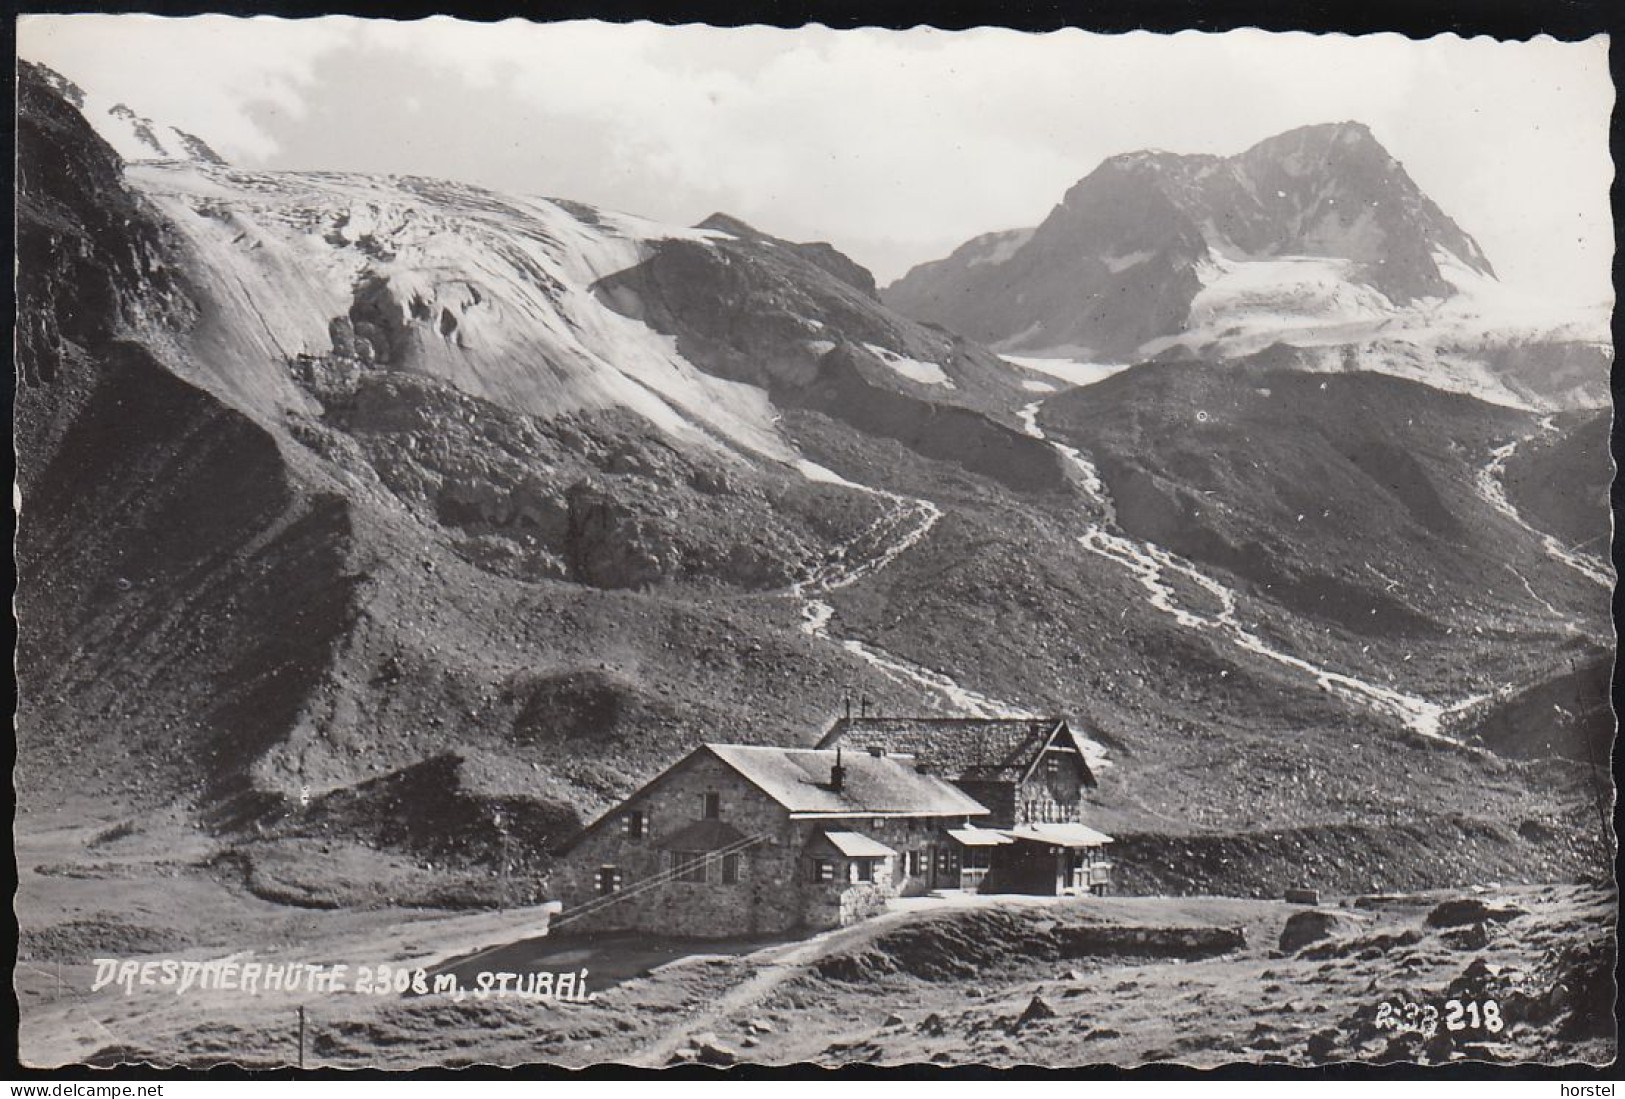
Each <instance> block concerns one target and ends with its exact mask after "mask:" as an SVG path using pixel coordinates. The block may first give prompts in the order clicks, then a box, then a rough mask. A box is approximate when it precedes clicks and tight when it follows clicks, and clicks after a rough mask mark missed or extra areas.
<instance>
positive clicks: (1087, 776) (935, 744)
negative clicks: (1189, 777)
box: [818, 717, 1095, 785]
mask: <svg viewBox="0 0 1625 1099" xmlns="http://www.w3.org/2000/svg"><path fill="white" fill-rule="evenodd" d="M1057 736H1058V737H1059V738H1060V740H1059V743H1061V744H1063V745H1065V746H1066V747H1069V748H1074V749H1076V750H1077V752H1078V755H1079V757H1080V758H1081V759H1082V760H1083V772H1084V780H1085V781H1086V782H1088V783H1089V784H1090V785H1093V784H1094V782H1095V775H1094V772H1093V770H1091V769H1090V767H1089V763H1088V758H1087V752H1086V751H1085V748H1084V745H1083V744H1082V742H1080V741H1079V740H1078V739H1077V738H1076V737H1075V736H1074V735H1073V733H1072V729H1071V726H1069V725H1068V724H1067V723H1066V721H1065V720H1064V719H1062V718H1058V717H1041V718H1040V717H1012V718H1005V717H1001V718H980V717H974V718H973V717H843V718H841V719H840V720H839V721H837V722H835V724H834V725H832V726H831V727H830V730H829V732H827V733H825V734H824V737H823V739H822V740H820V741H819V742H818V746H819V747H820V748H833V747H835V746H836V745H837V744H841V745H845V746H846V747H848V748H869V747H875V748H882V749H884V750H886V751H887V752H896V753H907V754H910V755H913V756H914V757H915V758H916V759H918V760H919V761H920V762H921V763H924V764H925V765H926V766H927V767H928V768H929V769H930V770H931V771H932V772H933V773H934V774H939V775H942V776H944V777H945V778H949V779H953V780H956V781H961V782H1020V781H1021V780H1022V779H1023V778H1024V777H1025V776H1026V775H1027V772H1028V770H1029V769H1030V768H1031V767H1032V765H1033V763H1034V762H1035V761H1036V760H1037V758H1038V756H1039V754H1040V753H1041V752H1042V751H1043V750H1044V746H1045V745H1046V744H1048V743H1049V742H1050V741H1051V739H1053V738H1056V737H1057Z"/></svg>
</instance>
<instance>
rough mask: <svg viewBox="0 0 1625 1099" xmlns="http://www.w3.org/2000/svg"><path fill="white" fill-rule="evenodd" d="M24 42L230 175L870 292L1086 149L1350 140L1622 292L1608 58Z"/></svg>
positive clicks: (1188, 36)
mask: <svg viewBox="0 0 1625 1099" xmlns="http://www.w3.org/2000/svg"><path fill="white" fill-rule="evenodd" d="M18 52H19V54H20V55H21V56H23V57H26V58H28V59H30V60H34V61H39V62H42V63H44V64H47V65H49V66H51V67H52V68H54V69H57V70H58V71H59V72H61V73H63V74H64V75H65V76H67V77H69V78H70V79H72V80H73V81H74V82H76V83H78V84H80V85H81V86H82V87H84V88H85V89H86V90H87V91H89V92H91V93H93V94H95V95H99V96H103V97H106V98H108V99H111V100H116V101H122V102H125V103H127V104H128V105H130V106H131V107H132V108H134V109H135V110H136V111H137V112H139V113H141V114H145V115H148V116H150V117H152V118H155V119H158V120H160V121H163V122H167V123H170V124H172V125H175V126H179V127H180V128H182V129H185V130H189V131H191V132H194V133H197V134H199V135H201V136H202V137H203V138H204V139H205V140H207V141H208V142H209V143H210V144H211V145H213V146H214V147H215V148H216V149H218V150H219V151H220V152H221V153H222V154H223V155H224V156H225V157H226V158H227V159H228V160H230V161H232V162H233V163H234V164H238V165H240V166H243V167H251V168H307V169H317V168H320V169H330V170H343V171H362V172H394V173H403V174H406V173H410V174H417V175H428V176H439V177H445V178H451V179H460V180H464V181H467V182H471V183H477V184H481V185H485V186H489V187H492V188H495V189H499V190H504V191H513V192H519V193H525V194H540V195H547V196H552V197H561V198H572V199H577V200H580V201H584V202H589V203H594V204H597V205H600V206H607V207H611V208H614V209H618V210H624V211H629V212H632V213H638V214H643V215H645V216H647V217H651V218H655V219H657V220H661V221H668V222H677V223H682V224H692V223H694V222H696V221H699V220H701V219H702V218H704V217H706V216H707V215H709V214H711V213H713V212H716V211H724V212H727V213H731V214H733V215H735V216H737V217H740V218H743V219H744V220H745V221H748V222H750V223H752V224H754V225H756V226H757V227H758V228H760V229H763V230H765V231H767V232H770V233H773V234H775V235H778V236H782V237H786V238H790V239H795V240H827V241H830V242H831V243H833V244H834V245H835V246H836V247H838V248H840V249H841V250H842V251H844V252H846V253H847V254H849V255H851V256H852V257H853V258H854V259H856V260H857V261H858V262H860V263H863V264H864V265H866V266H868V267H869V268H870V269H871V270H873V271H874V272H875V274H876V276H877V277H878V278H879V280H880V281H881V283H882V284H883V285H884V284H885V283H887V282H890V281H891V280H893V279H895V278H897V277H899V276H901V275H902V274H903V273H904V272H905V271H906V270H907V269H908V268H909V267H911V266H912V265H914V264H916V263H920V262H924V261H927V260H932V259H937V258H940V257H942V256H944V255H946V254H947V253H948V252H950V251H952V250H953V249H954V248H955V247H957V246H958V245H959V244H961V243H963V242H964V241H965V240H967V239H969V238H970V237H972V236H975V235H977V234H980V233H984V232H989V231H992V230H996V229H1008V228H1016V227H1022V226H1030V225H1036V224H1037V223H1038V222H1039V221H1041V220H1042V219H1043V217H1044V216H1045V214H1046V213H1048V211H1049V210H1050V209H1051V208H1052V207H1053V206H1054V205H1055V204H1056V203H1057V202H1059V201H1060V198H1061V196H1062V195H1063V194H1064V193H1065V191H1066V190H1067V188H1068V187H1070V186H1071V185H1072V184H1073V183H1075V182H1076V181H1077V180H1079V179H1080V178H1082V177H1083V176H1085V175H1087V174H1088V173H1089V172H1090V171H1092V170H1093V169H1094V168H1095V167H1096V166H1097V165H1098V164H1099V163H1100V162H1101V161H1102V160H1103V159H1105V158H1106V157H1109V156H1112V155H1114V154H1117V153H1121V152H1127V151H1131V150H1135V149H1142V148H1158V149H1165V150H1168V151H1171V152H1186V153H1218V154H1231V153H1237V152H1240V151H1241V150H1243V149H1245V148H1246V147H1248V146H1249V145H1251V144H1253V143H1254V142H1256V141H1258V140H1261V139H1262V138H1265V137H1268V136H1270V135H1272V134H1276V133H1279V132H1281V131H1283V130H1287V129H1290V128H1292V127H1294V126H1301V125H1308V124H1312V123H1319V122H1332V121H1344V120H1349V119H1353V120H1358V121H1363V122H1365V123H1367V124H1368V125H1369V126H1370V127H1371V129H1372V131H1373V132H1374V133H1375V134H1376V136H1377V138H1378V140H1380V141H1381V142H1382V143H1383V144H1384V145H1385V146H1386V147H1387V149H1388V150H1389V152H1391V153H1392V154H1393V155H1394V156H1396V157H1397V158H1398V159H1399V160H1400V161H1401V162H1402V163H1403V164H1404V165H1405V167H1406V169H1407V170H1408V171H1409V172H1410V174H1411V176H1412V177H1413V178H1414V179H1415V180H1416V181H1417V183H1418V184H1419V185H1420V186H1421V187H1422V189H1423V190H1424V191H1425V192H1427V193H1428V194H1429V195H1430V196H1431V197H1432V198H1433V199H1434V200H1435V201H1436V202H1438V203H1439V205H1440V206H1441V207H1442V208H1443V209H1444V210H1445V212H1446V213H1448V214H1450V215H1451V216H1452V217H1453V218H1454V219H1455V220H1456V221H1457V222H1458V223H1459V224H1460V225H1461V226H1462V227H1463V228H1464V229H1465V230H1466V231H1467V232H1468V233H1470V234H1472V235H1473V236H1474V237H1475V238H1476V239H1477V240H1478V242H1479V243H1480V245H1481V246H1482V247H1483V248H1484V250H1485V252H1486V253H1487V254H1488V255H1489V257H1490V260H1491V262H1492V263H1493V264H1494V265H1495V267H1496V269H1497V271H1498V273H1499V274H1500V276H1501V278H1502V280H1503V281H1504V282H1506V283H1508V284H1509V285H1512V286H1516V287H1520V288H1526V289H1528V290H1530V291H1531V292H1535V293H1540V294H1543V295H1545V296H1548V297H1553V298H1559V299H1563V300H1568V301H1574V302H1592V301H1600V300H1604V299H1607V298H1608V297H1609V296H1610V289H1609V268H1610V264H1611V261H1612V255H1613V227H1612V221H1611V217H1610V211H1609V206H1608V187H1609V183H1610V181H1611V179H1612V176H1613V165H1612V161H1611V160H1610V158H1609V155H1608V119H1609V114H1610V112H1611V110H1612V107H1613V89H1612V85H1611V84H1610V81H1609V77H1608V63H1607V43H1606V39H1604V38H1601V37H1598V38H1594V39H1591V40H1589V41H1585V42H1579V43H1562V42H1557V41H1554V40H1552V39H1550V38H1545V37H1541V38H1536V39H1533V40H1531V41H1529V42H1498V41H1495V40H1492V39H1488V38H1482V37H1481V38H1474V39H1462V38H1458V37H1455V36H1445V37H1439V38H1434V39H1430V40H1425V41H1421V42H1417V41H1414V40H1412V39H1409V38H1406V37H1403V36H1400V35H1375V36H1368V37H1361V38H1351V37H1348V36H1315V35H1308V34H1303V33H1291V34H1266V33H1264V32H1260V31H1232V32H1227V33H1224V34H1200V33H1196V32H1182V33H1180V34H1176V35H1171V36H1170V35H1158V34H1150V33H1146V32H1136V33H1132V34H1127V35H1096V34H1089V33H1086V32H1083V31H1078V30H1067V31H1060V32H1056V33H1053V34H1043V35H1035V34H1028V33H1021V32H1016V31H1010V30H1004V29H998V28H983V29H978V30H972V31H959V32H945V31H936V30H931V29H929V28H917V29H915V30H908V31H892V30H878V29H876V30H855V31H832V30H828V29H825V28H822V27H809V28H802V29H799V30H781V29H776V28H767V27H749V28H727V29H719V28H711V27H703V26H684V27H666V26H659V25H654V24H648V23H634V24H624V25H611V24H600V23H591V22H575V23H555V24H534V23H526V22H521V21H518V20H509V21H507V22H504V23H498V24H478V23H467V22H461V21H457V20H452V19H446V18H443V17H438V18H434V19H427V20H420V21H417V22H400V23H397V22H390V21H384V20H359V19H354V18H349V17H329V18H322V19H311V20H282V19H273V18H269V17H254V18H237V17H228V16H200V17H193V18H186V19H164V18H158V17H153V16H145V15H73V16H39V15H36V16H24V17H22V20H21V22H20V24H19V27H18Z"/></svg>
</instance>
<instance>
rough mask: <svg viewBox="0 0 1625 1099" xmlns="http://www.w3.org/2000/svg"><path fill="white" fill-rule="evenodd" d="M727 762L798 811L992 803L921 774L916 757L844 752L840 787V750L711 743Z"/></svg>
mask: <svg viewBox="0 0 1625 1099" xmlns="http://www.w3.org/2000/svg"><path fill="white" fill-rule="evenodd" d="M706 748H707V749H709V750H710V752H711V753H712V754H713V755H715V756H716V757H717V758H718V759H720V760H722V762H724V763H726V764H727V765H728V766H729V767H732V768H733V769H734V770H735V771H737V772H739V774H740V776H741V777H743V778H744V779H745V780H746V781H748V782H750V783H751V784H752V785H754V786H756V787H757V788H758V789H760V790H761V791H762V792H763V793H764V794H766V795H767V796H768V797H770V798H772V799H773V800H774V801H776V802H778V803H779V804H780V805H782V806H784V807H785V808H786V809H788V810H789V811H790V813H791V815H793V816H828V817H843V816H845V817H886V816H897V817H911V816H912V817H972V816H985V815H986V814H987V812H988V810H987V807H986V806H984V805H982V804H981V803H980V802H978V801H976V800H975V799H974V798H972V797H971V796H970V795H968V794H966V793H965V792H964V791H962V790H960V789H959V788H958V787H956V786H954V785H952V784H951V783H948V782H945V781H943V780H942V779H940V778H938V777H936V776H935V775H922V774H920V773H919V772H918V771H916V770H915V769H914V765H913V761H912V760H903V759H898V758H897V757H895V756H872V755H870V754H869V753H867V752H858V751H847V752H842V753H840V755H841V765H842V766H843V767H844V768H845V770H846V775H845V779H844V781H843V782H842V784H841V788H840V789H838V790H837V789H836V788H835V787H834V786H833V785H832V784H831V781H830V777H831V771H832V769H833V768H834V766H835V760H836V751H835V750H834V749H828V750H825V749H819V748H778V747H768V746H758V745H745V744H708V745H706Z"/></svg>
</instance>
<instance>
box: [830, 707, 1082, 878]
mask: <svg viewBox="0 0 1625 1099" xmlns="http://www.w3.org/2000/svg"><path fill="white" fill-rule="evenodd" d="M818 746H819V747H820V748H835V747H843V746H844V747H846V748H850V749H854V750H856V749H860V748H861V749H863V750H865V751H873V750H879V751H884V752H888V753H899V754H907V755H909V756H910V757H912V758H913V759H914V760H915V763H916V766H918V767H920V768H923V769H924V770H926V771H927V772H929V773H930V774H932V775H937V776H940V777H941V778H944V779H947V780H948V781H949V782H951V783H953V784H954V785H955V786H957V787H959V789H961V790H963V791H964V792H965V793H967V794H969V795H970V796H971V797H973V798H975V799H976V800H977V801H979V802H981V803H982V804H983V805H986V806H987V807H988V810H989V812H988V816H987V820H986V828H984V829H982V830H978V831H977V832H974V833H972V834H971V835H970V836H969V837H968V838H966V839H965V840H963V841H960V842H958V843H956V847H957V850H956V851H953V852H952V853H951V854H950V858H951V859H953V858H957V859H958V860H959V865H960V866H961V867H963V869H964V872H965V876H966V877H967V878H974V879H976V880H977V883H978V886H979V887H980V888H981V889H983V890H984V891H985V892H995V893H1039V894H1081V893H1106V892H1109V891H1110V889H1111V874H1112V863H1111V860H1110V859H1108V858H1107V857H1106V847H1107V845H1108V844H1110V843H1111V842H1112V839H1111V837H1110V836H1108V835H1105V834H1104V833H1102V832H1097V831H1095V830H1094V829H1092V828H1088V827H1086V826H1085V825H1084V823H1083V816H1084V795H1085V792H1086V791H1088V790H1091V789H1094V788H1095V787H1096V786H1098V784H1099V780H1098V779H1097V777H1096V775H1095V771H1094V768H1093V767H1092V766H1091V765H1090V762H1089V757H1090V755H1091V748H1092V742H1091V741H1088V740H1086V739H1085V738H1084V737H1081V736H1079V735H1078V734H1077V733H1076V732H1074V731H1073V729H1072V726H1071V724H1070V722H1068V721H1067V720H1066V719H1065V718H1061V717H1048V718H966V717H879V716H867V715H865V716H860V717H853V716H851V715H850V714H848V715H847V716H845V717H842V718H840V719H839V720H837V721H836V722H835V723H834V724H833V725H831V726H830V728H829V731H828V732H826V733H825V734H824V736H823V738H822V739H821V740H819V742H818ZM950 837H952V834H951V833H950Z"/></svg>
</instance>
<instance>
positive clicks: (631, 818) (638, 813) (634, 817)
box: [621, 809, 645, 840]
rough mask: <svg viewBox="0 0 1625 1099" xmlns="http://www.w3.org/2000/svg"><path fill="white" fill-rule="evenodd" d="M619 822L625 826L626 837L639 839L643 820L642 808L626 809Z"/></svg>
mask: <svg viewBox="0 0 1625 1099" xmlns="http://www.w3.org/2000/svg"><path fill="white" fill-rule="evenodd" d="M621 823H622V825H624V826H625V830H626V838H627V839H629V840H640V839H642V838H643V829H644V824H645V821H644V819H643V810H642V809H631V810H628V811H627V813H626V815H625V816H624V817H622V818H621Z"/></svg>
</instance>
